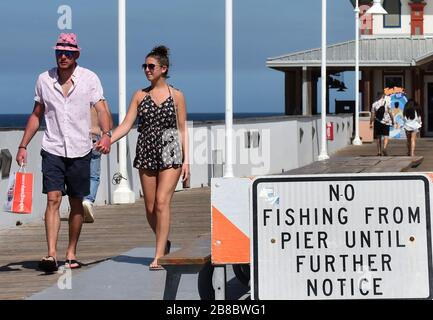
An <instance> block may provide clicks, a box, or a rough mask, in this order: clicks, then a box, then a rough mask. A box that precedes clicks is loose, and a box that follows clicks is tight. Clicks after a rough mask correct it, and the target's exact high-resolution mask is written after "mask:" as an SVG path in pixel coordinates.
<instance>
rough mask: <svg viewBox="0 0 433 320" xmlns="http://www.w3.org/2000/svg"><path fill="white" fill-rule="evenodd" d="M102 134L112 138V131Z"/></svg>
mask: <svg viewBox="0 0 433 320" xmlns="http://www.w3.org/2000/svg"><path fill="white" fill-rule="evenodd" d="M102 134H103V135H104V134H106V135H107V136H109V137H110V138H111V130H110V131H107V132H103V133H102Z"/></svg>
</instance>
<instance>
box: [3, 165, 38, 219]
mask: <svg viewBox="0 0 433 320" xmlns="http://www.w3.org/2000/svg"><path fill="white" fill-rule="evenodd" d="M32 204H33V174H32V173H27V172H25V169H24V167H23V166H21V167H20V169H19V170H18V172H16V173H14V174H12V175H11V176H10V177H9V183H8V191H7V199H6V204H5V209H6V211H9V212H13V213H31V212H32Z"/></svg>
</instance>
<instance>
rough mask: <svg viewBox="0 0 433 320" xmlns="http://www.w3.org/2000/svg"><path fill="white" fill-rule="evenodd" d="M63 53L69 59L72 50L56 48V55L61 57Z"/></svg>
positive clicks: (72, 52)
mask: <svg viewBox="0 0 433 320" xmlns="http://www.w3.org/2000/svg"><path fill="white" fill-rule="evenodd" d="M63 55H65V57H66V58H68V59H71V58H73V57H74V51H68V50H56V56H57V57H61V56H63Z"/></svg>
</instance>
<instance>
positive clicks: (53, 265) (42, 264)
mask: <svg viewBox="0 0 433 320" xmlns="http://www.w3.org/2000/svg"><path fill="white" fill-rule="evenodd" d="M50 258H52V259H53V260H51V259H50ZM38 267H39V269H40V270H42V271H44V272H47V273H48V272H56V271H57V270H59V267H58V265H57V260H56V258H54V257H53V256H46V257H43V258H42V260H41V261H39V265H38Z"/></svg>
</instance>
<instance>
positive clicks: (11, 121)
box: [0, 113, 284, 128]
mask: <svg viewBox="0 0 433 320" xmlns="http://www.w3.org/2000/svg"><path fill="white" fill-rule="evenodd" d="M282 115H284V114H283V113H234V114H233V118H234V119H245V118H255V117H275V116H282ZM28 117H29V115H28V114H0V128H25V126H26V123H27V119H28ZM224 118H225V114H224V113H189V114H188V116H187V119H188V121H212V120H224ZM118 119H119V115H118V114H116V113H114V114H113V121H114V125H115V126H117V125H118ZM41 126H44V124H43V123H42V124H41Z"/></svg>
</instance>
